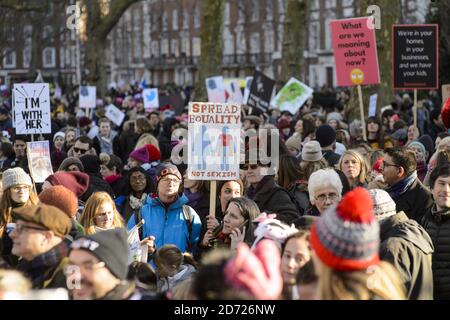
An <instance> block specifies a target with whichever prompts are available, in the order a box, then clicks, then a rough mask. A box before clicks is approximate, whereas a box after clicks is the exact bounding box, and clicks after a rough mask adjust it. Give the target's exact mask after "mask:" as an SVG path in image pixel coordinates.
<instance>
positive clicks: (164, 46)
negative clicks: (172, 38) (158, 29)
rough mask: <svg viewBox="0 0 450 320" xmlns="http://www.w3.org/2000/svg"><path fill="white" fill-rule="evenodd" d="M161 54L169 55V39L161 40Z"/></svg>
mask: <svg viewBox="0 0 450 320" xmlns="http://www.w3.org/2000/svg"><path fill="white" fill-rule="evenodd" d="M161 54H162V55H164V54H165V55H166V56H167V55H168V54H169V40H168V39H162V40H161Z"/></svg>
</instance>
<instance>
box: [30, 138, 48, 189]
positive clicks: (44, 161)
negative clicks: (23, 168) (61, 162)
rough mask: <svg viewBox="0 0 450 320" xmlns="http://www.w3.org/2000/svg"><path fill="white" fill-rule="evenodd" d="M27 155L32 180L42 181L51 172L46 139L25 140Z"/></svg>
mask: <svg viewBox="0 0 450 320" xmlns="http://www.w3.org/2000/svg"><path fill="white" fill-rule="evenodd" d="M27 157H28V165H29V169H30V174H31V176H32V177H33V180H34V182H36V183H43V182H44V181H45V179H47V177H48V176H50V175H52V174H53V169H52V162H51V160H50V149H49V143H48V141H47V140H46V141H35V142H27Z"/></svg>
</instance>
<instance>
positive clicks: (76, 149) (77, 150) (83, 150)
mask: <svg viewBox="0 0 450 320" xmlns="http://www.w3.org/2000/svg"><path fill="white" fill-rule="evenodd" d="M73 151H75V152H76V153H81V154H85V153H86V152H88V151H89V150H85V149H80V148H75V147H74V148H73Z"/></svg>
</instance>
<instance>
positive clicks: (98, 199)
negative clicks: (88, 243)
mask: <svg viewBox="0 0 450 320" xmlns="http://www.w3.org/2000/svg"><path fill="white" fill-rule="evenodd" d="M80 224H81V225H82V226H83V227H84V231H85V234H86V235H90V234H94V233H96V232H99V231H104V230H108V229H114V228H123V227H124V221H123V219H122V216H121V215H120V213H119V212H118V211H117V209H116V204H115V203H114V201H113V199H112V198H111V196H110V195H109V194H108V193H106V192H95V193H94V194H92V196H90V197H89V199H88V201H87V202H86V206H85V207H84V210H83V213H82V214H81V218H80Z"/></svg>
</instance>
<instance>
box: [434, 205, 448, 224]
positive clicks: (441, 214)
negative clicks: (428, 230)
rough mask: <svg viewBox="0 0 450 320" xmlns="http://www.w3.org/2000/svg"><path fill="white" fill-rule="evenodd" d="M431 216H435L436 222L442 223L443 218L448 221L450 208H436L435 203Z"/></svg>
mask: <svg viewBox="0 0 450 320" xmlns="http://www.w3.org/2000/svg"><path fill="white" fill-rule="evenodd" d="M431 216H432V217H433V219H434V221H435V222H437V223H441V222H442V220H444V221H446V220H448V219H449V218H450V209H448V208H447V209H443V210H440V211H438V210H437V208H436V204H435V205H433V207H432V208H431Z"/></svg>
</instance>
